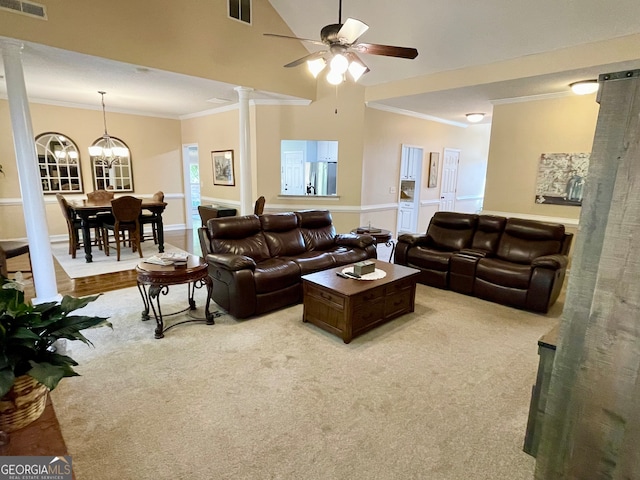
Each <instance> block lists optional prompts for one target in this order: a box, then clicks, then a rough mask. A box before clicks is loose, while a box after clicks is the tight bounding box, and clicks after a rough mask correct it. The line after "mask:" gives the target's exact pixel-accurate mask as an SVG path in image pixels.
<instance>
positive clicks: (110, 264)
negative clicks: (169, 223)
mask: <svg viewBox="0 0 640 480" xmlns="http://www.w3.org/2000/svg"><path fill="white" fill-rule="evenodd" d="M51 251H52V253H53V256H54V257H56V260H57V261H58V263H60V266H61V267H62V268H63V269H64V271H65V272H66V273H67V275H69V277H70V278H80V277H90V276H92V275H101V274H103V273H113V272H121V271H123V270H133V269H134V268H136V265H138V263H139V262H140V260H141V259H140V254H139V253H138V252H132V251H131V248H130V247H125V248H121V250H120V261H118V260H116V259H117V255H116V249H115V247H113V248H109V256H108V257H107V256H106V255H105V254H104V251H102V250H98V248H97V247H93V250H92V252H91V253H92V256H93V261H92V262H91V263H87V262H86V261H85V258H84V250H78V252H77V253H76V258H71V255H69V244H68V243H67V242H57V243H52V244H51ZM164 251H165V252H166V253H186V252H184V250H181V249H179V248H178V247H174V246H173V245H170V244H168V243H165V244H164ZM156 253H158V246H157V245H155V244H154V243H153V242H149V241H147V242H143V243H142V255H143V257H144V258H148V257H150V256H152V255H154V254H156Z"/></svg>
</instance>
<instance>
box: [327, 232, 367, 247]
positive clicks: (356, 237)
mask: <svg viewBox="0 0 640 480" xmlns="http://www.w3.org/2000/svg"><path fill="white" fill-rule="evenodd" d="M335 241H336V245H340V246H343V247H351V248H366V247H368V246H369V245H373V242H374V240H373V237H372V236H371V235H366V234H359V233H339V234H337V235H336V237H335Z"/></svg>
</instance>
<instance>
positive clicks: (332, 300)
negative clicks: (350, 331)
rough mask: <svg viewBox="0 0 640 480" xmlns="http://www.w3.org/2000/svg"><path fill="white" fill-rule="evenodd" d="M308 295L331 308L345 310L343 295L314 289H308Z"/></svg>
mask: <svg viewBox="0 0 640 480" xmlns="http://www.w3.org/2000/svg"><path fill="white" fill-rule="evenodd" d="M307 295H308V296H310V297H313V298H315V299H317V300H318V301H320V302H322V303H326V304H328V305H330V306H331V308H337V309H340V310H342V309H344V296H342V295H339V294H335V293H332V292H328V291H326V290H322V289H320V288H314V287H308V291H307Z"/></svg>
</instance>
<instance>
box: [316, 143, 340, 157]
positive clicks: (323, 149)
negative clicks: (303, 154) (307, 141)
mask: <svg viewBox="0 0 640 480" xmlns="http://www.w3.org/2000/svg"><path fill="white" fill-rule="evenodd" d="M318 161H319V162H337V161H338V142H336V141H328V140H320V141H318Z"/></svg>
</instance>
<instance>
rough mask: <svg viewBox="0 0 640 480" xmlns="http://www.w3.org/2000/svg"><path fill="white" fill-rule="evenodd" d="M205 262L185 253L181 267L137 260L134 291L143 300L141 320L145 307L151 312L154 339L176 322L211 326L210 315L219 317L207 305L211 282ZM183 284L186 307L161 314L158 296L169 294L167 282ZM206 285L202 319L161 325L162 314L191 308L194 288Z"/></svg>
mask: <svg viewBox="0 0 640 480" xmlns="http://www.w3.org/2000/svg"><path fill="white" fill-rule="evenodd" d="M208 267H209V265H208V264H207V262H205V261H204V260H203V259H202V258H200V257H197V256H195V255H189V258H188V261H187V264H186V265H185V266H173V265H169V266H162V265H155V264H152V263H146V262H144V261H142V262H140V263H139V264H138V266H137V267H136V272H137V275H138V278H137V280H138V290H139V291H140V295H141V296H142V301H143V303H144V311H143V312H142V320H149V318H150V317H149V308H151V310H152V311H153V316H154V317H155V319H156V330H155V335H154V336H155V338H162V337H164V332H166V331H167V330H169V329H170V328H172V327H175V326H176V325H180V324H182V323H186V322H194V321H205V322H206V323H207V325H213V324H214V323H215V322H214V320H213V319H214V317H219V316H220V313H219V312H214V313H211V312H210V311H209V304H210V303H211V292H212V288H213V282H212V281H211V278H210V277H209V272H208ZM182 284H187V294H188V299H187V301H188V304H189V305H188V306H187V308H185V309H183V310H180V311H178V312H173V313H169V314H165V315H164V316H163V315H162V310H161V309H160V295H166V294H167V293H169V286H170V285H182ZM203 286H206V287H207V304H206V306H205V318H191V319H189V320H184V321H182V322H178V323H174V324H173V325H171V326H169V327H166V328H165V326H164V317H168V316H171V315H177V314H179V313H183V312H186V311H188V310H195V308H196V302H195V300H194V299H193V297H194V294H195V289H196V288H202V287H203Z"/></svg>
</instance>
